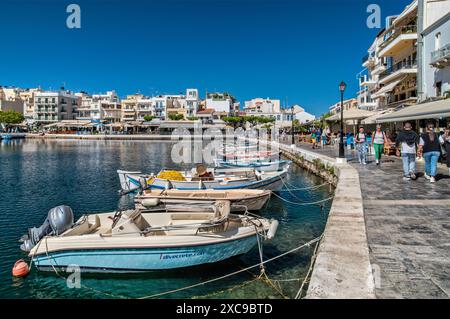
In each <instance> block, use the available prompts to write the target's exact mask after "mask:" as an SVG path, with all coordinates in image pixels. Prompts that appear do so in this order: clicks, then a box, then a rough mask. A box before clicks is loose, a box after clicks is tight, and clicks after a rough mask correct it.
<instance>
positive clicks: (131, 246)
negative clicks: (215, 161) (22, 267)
mask: <svg viewBox="0 0 450 319" xmlns="http://www.w3.org/2000/svg"><path fill="white" fill-rule="evenodd" d="M58 221H59V222H58ZM277 227H278V222H277V221H276V220H268V219H265V218H261V217H256V216H251V215H246V214H245V215H235V214H230V202H229V201H218V202H217V203H216V204H215V205H214V206H213V209H212V210H211V212H198V213H194V212H185V213H182V212H176V213H143V212H142V211H140V210H130V211H121V212H111V213H101V214H92V215H85V216H83V217H81V218H80V219H79V220H78V221H77V222H76V223H74V224H73V213H72V211H71V209H70V208H68V207H67V206H62V207H57V208H55V209H53V210H51V211H50V212H49V216H48V217H47V219H46V221H45V223H44V224H43V225H42V226H41V227H40V228H34V229H35V230H36V229H38V230H39V231H38V234H37V233H34V234H31V233H30V238H32V239H23V240H24V242H25V244H24V245H22V249H24V248H23V246H25V248H26V247H28V248H31V249H29V257H30V258H31V259H32V261H33V263H34V265H36V267H37V268H38V269H39V270H43V271H53V270H55V269H57V270H58V271H66V270H67V267H68V266H69V265H77V266H79V267H80V269H81V271H84V272H145V271H154V270H166V269H176V268H184V267H191V266H197V265H202V264H208V263H215V262H218V261H222V260H225V259H228V258H230V257H233V256H238V255H242V254H245V253H247V252H248V251H249V250H250V249H252V248H253V247H254V246H255V245H256V244H257V240H258V239H257V236H261V237H262V238H261V239H263V238H264V239H271V238H273V237H274V236H275V233H276V229H277ZM25 237H26V236H25ZM36 238H37V239H38V240H39V241H38V242H30V241H33V240H36Z"/></svg>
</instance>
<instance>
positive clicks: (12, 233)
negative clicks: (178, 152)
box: [0, 140, 333, 298]
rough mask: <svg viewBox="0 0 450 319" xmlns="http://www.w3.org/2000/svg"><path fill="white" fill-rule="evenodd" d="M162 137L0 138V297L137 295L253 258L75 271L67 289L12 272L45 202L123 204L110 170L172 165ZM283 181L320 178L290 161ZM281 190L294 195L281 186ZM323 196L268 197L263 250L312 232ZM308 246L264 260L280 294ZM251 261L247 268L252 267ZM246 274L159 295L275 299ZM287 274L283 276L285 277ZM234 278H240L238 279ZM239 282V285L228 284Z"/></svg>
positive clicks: (127, 203)
mask: <svg viewBox="0 0 450 319" xmlns="http://www.w3.org/2000/svg"><path fill="white" fill-rule="evenodd" d="M171 145H172V144H170V143H168V142H160V143H159V142H138V141H133V142H131V141H41V140H16V141H10V142H6V141H2V142H1V145H0V176H1V192H0V272H1V277H0V297H1V298H130V297H131V298H137V297H142V296H148V295H153V294H156V293H159V292H163V291H168V290H172V289H176V288H180V287H184V286H187V285H191V284H195V283H198V282H201V281H204V280H207V279H211V278H214V277H218V276H222V275H224V274H227V273H229V272H232V271H235V270H238V269H240V267H247V266H250V265H253V264H256V263H258V261H259V257H258V249H257V248H256V247H255V249H253V250H252V251H251V252H250V253H248V254H247V255H245V256H242V257H240V258H234V259H231V260H228V261H225V262H222V263H219V264H214V265H208V266H202V267H196V268H191V269H188V270H184V271H172V272H156V273H149V274H139V275H106V274H103V275H85V274H83V275H82V285H83V288H80V289H69V288H67V286H66V282H65V280H64V279H62V278H60V277H58V276H56V275H54V274H47V273H39V272H37V271H36V269H33V270H32V272H31V273H30V275H29V276H28V277H26V278H24V279H22V278H20V279H18V278H13V277H12V276H11V268H12V266H13V264H14V262H15V261H16V260H18V259H20V258H26V255H25V254H24V253H22V252H21V251H20V249H19V242H18V239H19V238H20V236H21V235H23V234H24V233H25V232H26V230H27V228H29V227H32V226H40V225H41V224H42V222H43V221H44V219H45V217H46V215H47V212H48V210H49V209H50V208H52V207H55V206H57V205H62V204H65V205H69V206H70V207H72V209H73V210H74V212H75V214H76V216H75V217H76V218H78V217H79V216H80V215H82V214H84V213H90V212H106V211H113V210H115V209H117V208H118V207H119V206H120V207H131V206H132V197H130V196H126V197H122V198H120V197H119V195H118V189H119V179H118V177H117V174H116V170H117V169H120V168H122V169H129V170H142V171H145V172H157V171H158V170H160V169H161V168H178V167H177V166H176V165H174V164H173V163H172V162H171V160H170V152H171ZM288 182H289V183H291V184H294V185H296V186H297V187H309V186H314V185H318V184H321V183H322V181H321V180H320V179H318V178H317V177H315V176H313V175H311V174H309V173H307V172H305V171H304V170H302V169H300V168H298V167H292V168H291V173H290V174H289V179H288ZM332 191H333V190H332V189H330V187H328V186H326V187H321V188H319V189H318V190H314V191H307V192H305V191H302V192H296V193H295V196H296V197H298V198H300V199H301V200H302V201H313V200H319V199H323V198H326V197H329V196H330V192H332ZM282 196H283V197H284V198H286V199H287V200H290V201H299V199H298V198H295V197H294V196H293V195H291V194H289V193H287V192H285V193H282ZM329 205H330V203H327V205H326V206H325V207H324V209H323V210H321V208H320V207H315V206H312V207H310V206H296V205H292V204H287V203H286V202H284V201H282V200H280V199H278V198H275V197H273V198H272V199H271V201H270V203H269V205H268V206H267V208H266V210H264V211H261V212H260V214H261V215H263V216H265V217H269V218H270V217H272V218H276V219H278V220H279V221H280V227H279V228H278V232H277V236H276V238H275V239H274V240H272V241H269V242H265V244H264V257H265V258H266V259H267V258H270V257H273V256H276V255H278V254H280V253H282V252H285V251H288V250H290V249H292V248H294V247H296V246H299V245H300V244H302V243H304V242H306V241H308V240H311V239H313V238H315V237H317V236H318V235H320V234H321V233H322V231H323V229H324V226H325V222H326V218H327V214H328V211H329V208H330V207H329ZM310 254H311V249H304V250H301V251H299V252H297V253H294V254H291V255H289V256H286V257H283V258H281V259H278V260H276V261H274V262H273V263H269V264H268V265H267V268H266V269H267V273H268V275H269V277H270V278H271V279H278V280H283V281H280V286H281V288H282V291H283V293H284V294H285V295H287V296H290V297H293V296H294V295H295V293H296V292H297V290H298V288H299V285H300V282H299V281H298V280H297V281H296V280H295V279H298V278H301V277H303V276H304V275H305V273H306V270H307V268H308V266H309V261H310ZM257 272H258V270H257V268H256V269H255V270H254V272H253V273H254V274H257ZM252 279H254V277H253V274H252V273H242V274H240V275H237V276H235V277H231V278H228V279H226V280H222V281H218V282H215V283H213V284H208V285H205V286H202V287H199V288H195V289H191V290H187V291H183V292H180V293H177V294H172V295H168V296H166V298H180V297H182V298H201V297H214V298H280V297H281V295H280V294H279V293H277V292H276V291H275V290H274V289H273V288H271V287H269V286H268V285H267V284H265V283H263V282H261V281H252ZM286 280H287V281H286ZM241 284H242V285H241ZM238 285H240V286H239V287H236V286H238Z"/></svg>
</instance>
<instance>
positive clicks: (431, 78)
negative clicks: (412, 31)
mask: <svg viewBox="0 0 450 319" xmlns="http://www.w3.org/2000/svg"><path fill="white" fill-rule="evenodd" d="M422 1H423V2H422ZM421 4H422V5H423V31H422V32H421V35H422V43H423V50H422V52H423V57H422V61H423V63H422V65H421V73H422V76H421V78H422V81H421V83H419V85H420V87H419V92H421V94H420V100H421V101H425V100H429V99H433V98H439V97H442V96H444V95H445V94H450V0H433V1H431V0H421Z"/></svg>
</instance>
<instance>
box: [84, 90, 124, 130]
mask: <svg viewBox="0 0 450 319" xmlns="http://www.w3.org/2000/svg"><path fill="white" fill-rule="evenodd" d="M76 95H77V96H78V97H80V98H81V104H80V106H79V107H78V109H77V113H78V114H77V119H78V120H91V121H108V122H113V123H114V122H119V121H120V120H121V104H120V98H119V97H118V95H117V93H116V92H115V91H108V92H107V93H106V94H94V95H92V96H91V95H89V94H87V93H86V92H80V93H76Z"/></svg>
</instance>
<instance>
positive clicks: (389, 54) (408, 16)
mask: <svg viewBox="0 0 450 319" xmlns="http://www.w3.org/2000/svg"><path fill="white" fill-rule="evenodd" d="M417 8H418V2H417V0H415V1H414V2H413V3H411V4H410V5H409V6H407V7H406V8H405V10H404V11H403V12H402V13H401V14H399V15H398V16H397V17H392V18H391V19H387V23H388V25H387V26H386V29H385V30H384V31H383V32H381V34H379V36H378V40H379V42H378V41H376V42H375V43H376V45H375V48H374V49H375V53H374V54H375V56H376V57H377V58H378V60H377V61H378V63H380V64H379V65H377V68H378V70H377V72H375V73H376V74H377V75H378V77H377V79H376V83H375V82H374V81H373V80H374V79H373V78H372V79H370V78H368V79H367V80H372V83H371V85H375V86H376V88H377V90H376V91H375V92H374V93H373V94H371V99H373V100H377V101H376V102H375V103H377V109H380V110H384V109H392V108H400V107H405V106H409V105H413V104H415V103H416V102H417ZM369 60H370V59H369ZM368 63H369V61H368ZM381 70H383V71H381ZM374 71H375V69H374V70H372V74H373V72H374ZM378 72H381V73H379V74H378Z"/></svg>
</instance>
